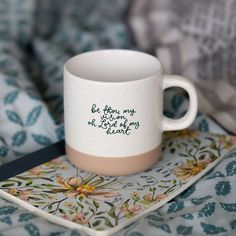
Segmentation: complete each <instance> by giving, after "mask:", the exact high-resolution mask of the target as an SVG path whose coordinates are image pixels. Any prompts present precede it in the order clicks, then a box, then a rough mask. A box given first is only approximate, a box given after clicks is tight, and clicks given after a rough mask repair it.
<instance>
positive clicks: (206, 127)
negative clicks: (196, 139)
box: [198, 119, 209, 132]
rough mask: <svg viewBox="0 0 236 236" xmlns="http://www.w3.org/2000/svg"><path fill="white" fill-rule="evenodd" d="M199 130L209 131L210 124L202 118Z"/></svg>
mask: <svg viewBox="0 0 236 236" xmlns="http://www.w3.org/2000/svg"><path fill="white" fill-rule="evenodd" d="M198 129H199V131H202V132H208V131H209V125H208V123H207V121H206V120H205V119H202V120H201V121H200V122H199V124H198Z"/></svg>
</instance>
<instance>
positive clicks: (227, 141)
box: [219, 136, 236, 149]
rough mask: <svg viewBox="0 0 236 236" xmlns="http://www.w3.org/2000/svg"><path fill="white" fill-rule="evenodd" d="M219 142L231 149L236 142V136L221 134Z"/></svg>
mask: <svg viewBox="0 0 236 236" xmlns="http://www.w3.org/2000/svg"><path fill="white" fill-rule="evenodd" d="M219 144H221V145H222V146H223V147H224V148H226V149H229V148H231V147H232V146H233V145H235V144H236V136H221V137H220V139H219Z"/></svg>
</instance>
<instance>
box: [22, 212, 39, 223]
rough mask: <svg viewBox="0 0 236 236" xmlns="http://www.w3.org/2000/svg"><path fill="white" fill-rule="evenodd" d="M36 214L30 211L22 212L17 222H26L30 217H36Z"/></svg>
mask: <svg viewBox="0 0 236 236" xmlns="http://www.w3.org/2000/svg"><path fill="white" fill-rule="evenodd" d="M37 217H38V216H36V215H33V214H31V213H22V214H20V215H19V219H18V222H27V221H29V220H31V219H34V218H37Z"/></svg>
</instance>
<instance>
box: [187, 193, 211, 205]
mask: <svg viewBox="0 0 236 236" xmlns="http://www.w3.org/2000/svg"><path fill="white" fill-rule="evenodd" d="M210 198H212V196H210V195H207V196H205V197H201V198H193V199H191V203H192V204H194V205H200V204H202V203H204V202H206V201H207V200H209V199H210Z"/></svg>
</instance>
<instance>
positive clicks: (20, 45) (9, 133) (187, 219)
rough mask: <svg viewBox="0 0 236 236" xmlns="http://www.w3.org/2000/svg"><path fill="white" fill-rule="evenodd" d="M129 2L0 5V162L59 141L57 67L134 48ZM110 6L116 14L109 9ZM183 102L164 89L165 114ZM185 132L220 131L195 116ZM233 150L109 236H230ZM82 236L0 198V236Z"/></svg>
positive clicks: (177, 112) (3, 0)
mask: <svg viewBox="0 0 236 236" xmlns="http://www.w3.org/2000/svg"><path fill="white" fill-rule="evenodd" d="M128 2H129V1H125V0H120V1H116V2H114V1H112V3H111V1H109V0H101V1H93V0H87V1H83V0H68V1H62V0H50V1H49V0H48V1H44V0H40V1H37V0H19V1H16V0H0V164H5V163H7V162H10V161H12V160H14V159H16V158H18V157H19V156H23V155H25V154H27V153H30V152H32V151H35V150H37V149H40V148H43V147H45V146H47V145H49V144H52V143H54V142H56V141H57V140H60V139H62V138H63V137H64V128H63V96H62V88H63V87H62V86H63V80H62V66H63V64H64V62H65V61H66V60H67V59H68V58H69V57H71V56H73V55H75V54H77V53H79V52H84V51H88V50H92V49H97V48H108V47H109V48H130V49H132V48H135V47H136V46H135V44H134V42H133V39H132V35H131V34H130V33H129V29H128V26H127V25H126V24H125V14H126V12H127V9H128ZM114 9H115V11H114ZM187 104H188V101H187V99H186V98H185V97H184V96H183V94H181V92H178V91H176V90H175V91H173V90H172V91H166V93H165V109H164V113H165V114H166V115H167V116H169V117H172V118H177V117H180V116H182V115H183V114H184V113H185V111H186V109H187ZM191 128H192V129H195V130H200V131H204V132H214V133H225V131H224V130H223V129H222V128H220V127H219V126H218V125H217V124H216V123H215V122H214V121H212V120H211V119H210V118H209V117H207V116H206V115H204V114H202V113H200V112H199V114H198V116H197V118H196V120H195V122H194V124H193V125H192V126H191ZM235 180H236V152H234V151H232V152H231V153H230V154H229V155H228V156H227V157H226V158H225V159H224V160H223V161H222V162H221V163H220V164H218V165H217V166H216V167H215V168H214V169H213V170H211V171H210V172H209V173H208V174H207V175H205V176H204V177H203V178H202V179H200V180H199V181H198V182H197V183H195V184H193V185H192V186H191V187H190V188H189V189H187V190H186V191H185V192H183V193H182V194H180V195H179V196H178V197H176V198H175V199H174V200H172V201H171V202H169V203H167V204H166V205H165V206H163V207H162V208H160V209H158V210H156V211H154V212H151V213H149V214H148V215H146V216H144V217H142V218H141V219H139V220H137V221H136V222H135V223H133V224H131V225H130V226H128V227H127V228H125V229H123V230H121V231H120V232H119V233H117V234H116V235H117V236H118V235H119V236H121V235H125V236H143V235H149V236H152V235H153V236H154V235H160V236H162V235H163V236H166V235H219V236H223V235H236V217H235V215H236V200H235V194H236V185H235ZM8 235H19V236H20V235H29V236H46V235H47V236H49V235H51V236H52V235H63V236H79V235H81V236H83V235H85V233H83V232H82V231H75V230H71V229H68V228H65V227H62V226H59V225H56V224H53V223H50V222H48V221H46V220H45V219H44V218H42V217H38V216H37V215H36V214H34V213H33V212H30V211H27V210H25V209H23V208H22V207H20V206H18V205H16V204H13V203H11V202H9V201H6V200H5V199H3V198H0V236H8Z"/></svg>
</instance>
